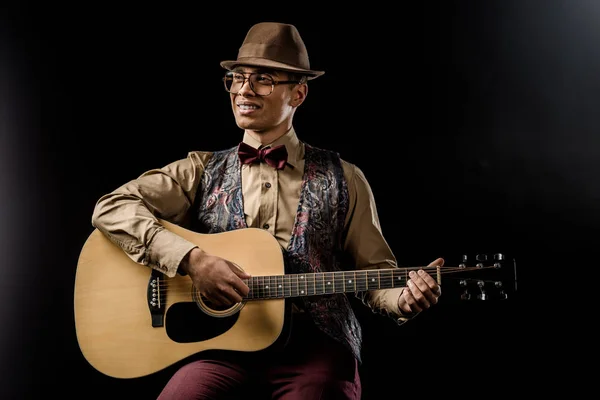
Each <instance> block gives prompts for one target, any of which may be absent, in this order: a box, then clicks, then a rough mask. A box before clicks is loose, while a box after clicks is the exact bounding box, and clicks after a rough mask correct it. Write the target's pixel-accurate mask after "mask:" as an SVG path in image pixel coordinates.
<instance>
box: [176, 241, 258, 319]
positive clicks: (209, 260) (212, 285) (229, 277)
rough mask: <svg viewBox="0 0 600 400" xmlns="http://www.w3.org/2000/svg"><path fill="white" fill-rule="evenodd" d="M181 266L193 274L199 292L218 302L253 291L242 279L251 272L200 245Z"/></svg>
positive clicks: (225, 302)
mask: <svg viewBox="0 0 600 400" xmlns="http://www.w3.org/2000/svg"><path fill="white" fill-rule="evenodd" d="M180 268H181V269H182V270H183V271H184V272H185V273H187V274H188V275H189V276H190V278H191V279H192V283H193V285H194V287H195V288H196V289H198V291H200V294H202V295H203V296H204V297H206V298H207V299H208V300H209V301H211V302H213V303H214V304H215V305H217V306H221V307H229V306H231V305H233V304H235V303H239V302H241V301H242V297H243V296H247V295H248V292H249V291H250V289H249V288H248V285H246V283H244V281H243V280H242V279H250V275H249V274H247V273H246V272H244V271H242V270H241V269H239V267H237V266H236V265H235V264H233V263H232V262H230V261H227V260H225V259H223V258H221V257H218V256H214V255H211V254H208V253H206V252H205V251H203V250H201V249H199V248H197V247H196V248H194V249H192V250H191V251H190V252H189V253H188V254H187V255H186V256H185V257H184V259H183V260H182V261H181V265H180Z"/></svg>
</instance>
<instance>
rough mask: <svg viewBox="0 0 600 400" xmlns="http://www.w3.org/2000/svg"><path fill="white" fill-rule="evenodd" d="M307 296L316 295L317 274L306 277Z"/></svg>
mask: <svg viewBox="0 0 600 400" xmlns="http://www.w3.org/2000/svg"><path fill="white" fill-rule="evenodd" d="M305 280H306V294H307V295H308V296H312V295H314V294H315V274H310V275H309V276H307V277H306V279H305Z"/></svg>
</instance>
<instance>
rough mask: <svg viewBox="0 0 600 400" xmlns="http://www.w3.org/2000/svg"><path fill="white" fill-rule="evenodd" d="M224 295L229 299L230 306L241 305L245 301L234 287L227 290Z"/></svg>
mask: <svg viewBox="0 0 600 400" xmlns="http://www.w3.org/2000/svg"><path fill="white" fill-rule="evenodd" d="M223 295H224V296H225V297H226V298H227V301H228V303H229V304H232V303H240V302H241V301H242V300H243V299H242V296H241V295H240V294H239V293H238V292H237V291H235V290H234V289H233V287H229V288H227V289H225V290H224V292H223Z"/></svg>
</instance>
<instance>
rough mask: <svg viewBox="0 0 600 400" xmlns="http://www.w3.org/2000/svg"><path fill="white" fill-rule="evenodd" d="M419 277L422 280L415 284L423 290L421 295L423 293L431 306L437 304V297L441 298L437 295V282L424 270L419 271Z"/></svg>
mask: <svg viewBox="0 0 600 400" xmlns="http://www.w3.org/2000/svg"><path fill="white" fill-rule="evenodd" d="M417 275H418V276H419V278H420V279H418V280H416V282H415V283H417V285H418V287H419V289H420V290H421V293H423V295H424V296H425V297H426V298H427V300H428V301H429V302H430V303H431V304H436V303H437V296H439V295H438V294H437V291H438V288H439V286H438V284H437V282H436V281H435V280H434V279H433V277H432V276H431V275H429V274H428V273H427V272H425V271H424V270H422V269H420V270H419V271H417Z"/></svg>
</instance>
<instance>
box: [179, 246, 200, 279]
mask: <svg viewBox="0 0 600 400" xmlns="http://www.w3.org/2000/svg"><path fill="white" fill-rule="evenodd" d="M196 250H199V249H198V248H197V247H194V248H193V249H191V250H190V251H188V253H187V254H186V255H185V256H184V257H183V259H182V260H181V262H180V263H179V267H178V268H177V273H178V274H179V275H189V273H190V270H189V269H190V265H191V258H192V253H193V252H194V251H196Z"/></svg>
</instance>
